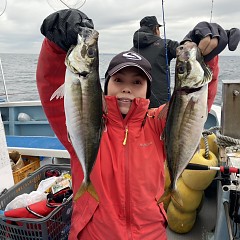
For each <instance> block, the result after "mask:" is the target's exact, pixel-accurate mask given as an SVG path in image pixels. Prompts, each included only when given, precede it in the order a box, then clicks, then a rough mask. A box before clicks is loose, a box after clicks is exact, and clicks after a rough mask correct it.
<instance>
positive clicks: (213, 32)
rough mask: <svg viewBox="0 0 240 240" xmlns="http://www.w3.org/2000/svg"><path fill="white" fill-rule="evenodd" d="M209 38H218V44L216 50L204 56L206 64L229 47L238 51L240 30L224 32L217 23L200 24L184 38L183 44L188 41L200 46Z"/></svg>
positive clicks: (234, 29)
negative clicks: (201, 42) (204, 39)
mask: <svg viewBox="0 0 240 240" xmlns="http://www.w3.org/2000/svg"><path fill="white" fill-rule="evenodd" d="M207 36H209V37H210V38H211V39H213V38H217V39H218V44H217V47H216V48H214V49H213V50H212V51H211V52H210V53H209V54H207V55H206V56H204V60H205V61H206V62H208V61H210V60H211V59H213V58H214V57H215V56H216V55H218V54H219V53H221V52H222V51H223V50H224V49H225V47H226V46H227V45H228V49H229V50H230V51H234V50H236V48H237V46H238V43H239V41H240V30H239V29H238V28H231V29H230V30H224V29H223V28H222V27H221V26H220V25H218V24H217V23H208V22H200V23H198V24H197V25H196V26H195V27H194V28H193V30H192V31H190V32H189V33H188V34H187V35H186V36H185V37H184V39H183V41H182V42H181V44H183V43H184V42H186V41H193V42H195V43H196V44H197V45H198V44H199V43H200V41H201V40H202V39H203V38H205V37H207Z"/></svg>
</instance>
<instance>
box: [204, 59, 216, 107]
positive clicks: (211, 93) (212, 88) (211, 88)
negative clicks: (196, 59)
mask: <svg viewBox="0 0 240 240" xmlns="http://www.w3.org/2000/svg"><path fill="white" fill-rule="evenodd" d="M206 64H207V65H208V66H209V67H210V69H211V70H212V73H213V76H212V81H211V82H210V83H209V84H208V111H210V109H211V107H212V105H213V102H214V99H215V97H216V94H217V87H218V74H219V65H218V55H217V56H216V57H214V58H213V59H212V60H210V61H209V62H206Z"/></svg>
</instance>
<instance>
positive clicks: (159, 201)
mask: <svg viewBox="0 0 240 240" xmlns="http://www.w3.org/2000/svg"><path fill="white" fill-rule="evenodd" d="M170 198H171V193H170V192H169V191H165V192H164V194H163V195H162V196H161V197H160V198H159V199H158V201H157V204H160V203H162V202H164V201H168V200H169V199H170Z"/></svg>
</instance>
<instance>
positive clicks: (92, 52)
mask: <svg viewBox="0 0 240 240" xmlns="http://www.w3.org/2000/svg"><path fill="white" fill-rule="evenodd" d="M95 53H96V51H95V48H93V47H90V48H88V51H87V55H88V56H89V57H94V56H95Z"/></svg>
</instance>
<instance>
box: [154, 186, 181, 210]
mask: <svg viewBox="0 0 240 240" xmlns="http://www.w3.org/2000/svg"><path fill="white" fill-rule="evenodd" d="M169 198H173V199H174V200H175V202H176V203H177V204H178V205H179V206H180V207H182V206H183V201H182V198H181V196H180V194H179V192H178V191H177V190H172V191H170V192H168V191H165V192H164V194H163V195H162V196H161V197H160V198H159V200H158V201H157V204H160V203H161V202H164V201H168V200H169Z"/></svg>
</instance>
